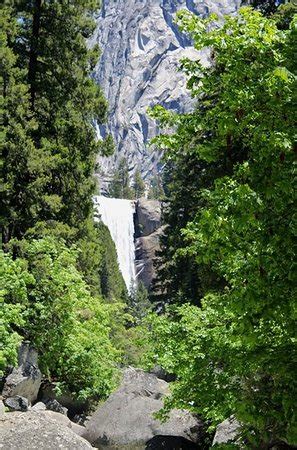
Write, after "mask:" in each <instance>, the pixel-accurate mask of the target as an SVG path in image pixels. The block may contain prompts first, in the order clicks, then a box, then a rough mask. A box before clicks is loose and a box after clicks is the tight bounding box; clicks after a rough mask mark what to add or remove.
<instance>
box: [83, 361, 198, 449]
mask: <svg viewBox="0 0 297 450" xmlns="http://www.w3.org/2000/svg"><path fill="white" fill-rule="evenodd" d="M168 391H169V385H168V383H167V382H166V381H164V380H160V379H158V378H157V377H156V376H155V375H153V374H150V373H146V372H144V371H142V370H140V369H133V368H129V369H126V370H125V371H124V377H123V381H122V384H121V386H120V387H119V389H118V390H117V391H116V392H114V393H113V394H112V395H111V396H110V397H109V398H108V400H107V401H106V402H105V403H104V404H103V405H100V407H99V408H98V409H97V411H96V412H95V413H94V414H93V415H92V416H91V418H90V419H89V420H88V421H87V422H86V432H85V434H84V435H83V436H84V437H85V438H86V439H87V440H88V441H89V442H90V443H91V444H92V445H93V446H94V447H96V448H99V449H105V450H111V449H127V450H128V449H129V450H132V449H133V450H138V449H139V450H140V449H145V448H148V449H149V448H152V449H153V448H163V449H166V448H167V449H173V448H175V447H172V442H173V441H175V442H176V443H178V441H179V443H181V441H182V442H183V444H184V445H185V444H188V445H190V446H189V447H188V448H191V447H193V444H194V443H195V444H196V443H199V442H201V441H202V440H203V437H204V427H203V424H202V422H201V421H200V420H199V419H197V418H196V417H195V416H193V415H192V414H190V413H189V412H187V411H182V410H174V411H172V412H171V414H170V416H169V419H168V421H167V422H165V423H161V422H160V421H158V420H157V419H155V418H154V417H153V414H154V413H155V412H157V411H159V410H160V409H161V408H162V406H163V401H162V397H163V396H164V395H166V394H168ZM162 439H163V440H162ZM160 440H161V441H162V442H163V444H164V442H165V443H166V440H167V442H168V441H170V442H171V444H170V442H169V443H168V445H167V446H164V445H163V444H162V446H161V447H160V446H159V447H156V445H157V442H159V443H160ZM176 448H187V447H176Z"/></svg>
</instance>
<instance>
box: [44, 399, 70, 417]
mask: <svg viewBox="0 0 297 450" xmlns="http://www.w3.org/2000/svg"><path fill="white" fill-rule="evenodd" d="M45 407H46V409H48V410H50V411H54V412H57V413H60V414H64V415H65V416H67V412H68V409H67V408H65V407H64V406H62V405H61V404H60V403H59V402H58V401H57V400H55V399H50V400H47V401H46V402H45Z"/></svg>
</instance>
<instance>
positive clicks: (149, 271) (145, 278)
mask: <svg viewBox="0 0 297 450" xmlns="http://www.w3.org/2000/svg"><path fill="white" fill-rule="evenodd" d="M135 230H136V240H135V268H136V279H137V281H141V282H142V283H143V284H144V285H145V287H146V288H147V289H148V290H149V289H150V287H151V284H152V281H153V279H154V277H155V275H156V273H155V267H154V260H155V257H156V252H157V251H158V250H159V249H160V236H161V235H162V232H163V230H162V227H161V202H159V201H158V200H146V199H140V200H137V202H136V207H135Z"/></svg>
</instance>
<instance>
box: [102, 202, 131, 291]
mask: <svg viewBox="0 0 297 450" xmlns="http://www.w3.org/2000/svg"><path fill="white" fill-rule="evenodd" d="M94 203H95V208H96V209H97V211H98V212H99V214H100V216H101V220H102V222H103V223H104V224H105V225H106V226H107V227H108V229H109V231H110V234H111V237H112V239H113V241H114V243H115V246H116V251H117V255H118V263H119V267H120V271H121V272H122V275H123V278H124V281H125V283H126V286H127V289H128V290H129V289H130V288H131V286H133V285H134V283H135V278H136V276H135V266H134V261H135V247H134V217H133V216H134V212H135V204H134V202H133V201H131V200H123V199H119V198H107V197H103V196H95V197H94Z"/></svg>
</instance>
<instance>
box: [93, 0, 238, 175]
mask: <svg viewBox="0 0 297 450" xmlns="http://www.w3.org/2000/svg"><path fill="white" fill-rule="evenodd" d="M239 4H240V0H103V1H102V9H101V13H100V15H99V16H98V18H97V29H96V32H95V34H94V37H93V39H92V41H91V43H95V42H97V43H99V45H100V47H101V49H102V56H101V59H100V61H99V63H98V65H97V68H96V71H95V74H94V76H95V79H96V80H97V81H98V83H100V85H101V86H102V88H103V91H104V93H105V95H106V97H107V99H108V102H109V111H110V113H109V118H108V125H107V126H106V127H101V128H100V134H101V135H102V136H104V135H105V134H106V133H109V132H111V133H112V135H113V137H114V140H115V143H116V147H117V150H116V153H115V155H114V156H113V157H112V158H109V159H107V158H101V160H100V162H101V167H102V169H103V172H104V173H105V175H104V176H103V179H105V180H108V177H109V176H110V174H111V173H112V169H113V168H114V166H115V164H116V162H117V161H118V160H119V158H120V157H122V156H125V157H126V158H127V159H128V162H129V169H130V173H131V174H132V173H133V171H134V170H135V168H136V167H137V166H139V167H140V168H141V171H142V175H143V177H144V178H145V179H148V178H149V177H150V176H151V175H152V174H153V173H154V171H155V170H157V169H158V163H159V160H160V153H159V152H158V151H157V150H152V149H149V147H148V141H149V140H150V139H151V138H152V137H153V136H155V135H156V133H157V132H158V129H157V126H156V124H155V123H154V121H152V120H150V119H149V118H148V116H147V108H148V107H149V106H153V105H155V104H157V103H161V104H163V105H164V106H166V107H167V108H169V109H173V110H177V111H187V110H189V109H191V108H192V107H193V100H192V99H191V98H190V96H189V93H188V92H187V90H186V87H185V84H186V80H185V77H184V75H183V74H182V73H181V72H179V71H178V66H179V61H180V59H181V58H182V57H186V56H188V57H191V58H200V59H201V60H202V61H203V62H204V63H207V62H208V53H207V52H206V51H205V52H200V53H198V52H197V51H196V50H194V49H193V47H192V46H191V43H190V41H189V40H188V38H187V37H186V36H184V35H182V34H181V33H180V32H179V30H178V28H177V26H176V25H175V24H174V21H173V20H174V15H175V13H176V11H177V10H178V9H180V8H187V9H188V10H190V11H192V12H194V13H196V14H199V15H207V14H209V13H211V12H216V13H218V14H219V15H222V14H232V13H234V12H235V11H236V9H237V8H238V6H239ZM98 131H99V128H98Z"/></svg>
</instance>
